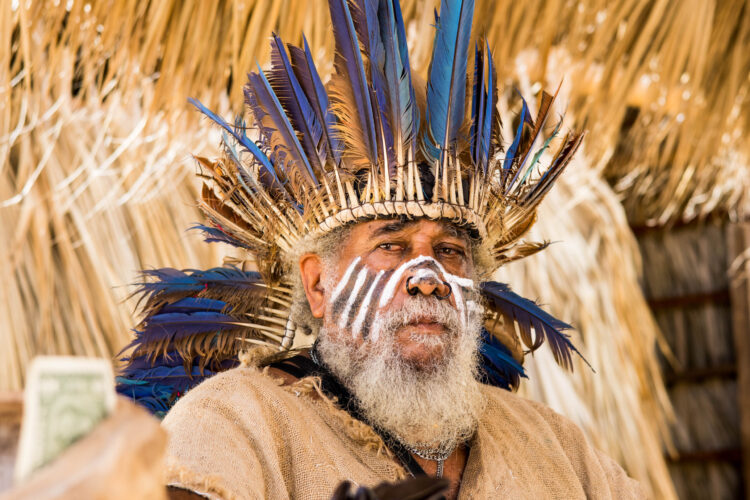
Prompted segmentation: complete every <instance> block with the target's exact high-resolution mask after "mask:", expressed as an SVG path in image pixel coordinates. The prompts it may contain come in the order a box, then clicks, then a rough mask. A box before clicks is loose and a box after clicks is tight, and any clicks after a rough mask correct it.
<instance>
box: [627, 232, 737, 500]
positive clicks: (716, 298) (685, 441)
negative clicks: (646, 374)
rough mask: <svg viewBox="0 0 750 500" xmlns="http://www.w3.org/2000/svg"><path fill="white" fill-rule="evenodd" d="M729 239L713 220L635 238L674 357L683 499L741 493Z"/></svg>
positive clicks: (667, 363) (668, 363)
mask: <svg viewBox="0 0 750 500" xmlns="http://www.w3.org/2000/svg"><path fill="white" fill-rule="evenodd" d="M726 233H727V228H726V224H723V223H721V221H713V222H711V223H707V224H692V225H688V226H683V227H677V228H671V229H661V230H649V231H643V232H641V233H640V234H639V237H638V238H639V243H640V247H641V250H642V254H643V260H644V270H645V273H644V276H645V280H644V291H645V293H646V296H647V297H648V299H649V303H650V305H651V307H652V309H653V310H654V316H655V318H656V320H657V322H658V323H659V326H660V327H661V330H662V331H663V332H664V337H665V340H666V342H667V343H668V344H669V347H670V350H671V352H672V354H673V358H672V359H670V360H666V359H665V360H663V364H664V371H665V375H666V379H667V382H668V391H669V396H670V399H671V401H672V404H673V406H674V410H675V415H676V416H677V419H676V422H675V425H674V427H673V429H672V432H673V438H674V445H675V449H676V451H677V453H676V454H675V455H674V456H673V457H672V458H671V460H670V462H671V463H670V465H669V468H670V471H671V473H672V477H673V479H674V483H675V487H676V489H677V492H678V494H679V496H680V498H684V499H689V498H695V499H702V498H717V499H721V498H726V499H732V498H738V497H740V496H742V491H743V486H742V473H741V467H740V462H741V455H742V453H741V452H742V450H741V448H740V409H739V407H738V399H739V398H738V392H737V391H738V386H737V369H738V366H737V363H738V361H737V357H736V354H735V348H734V337H733V328H732V321H731V312H730V311H731V309H730V308H731V304H730V296H729V275H728V270H729V266H730V264H729V251H728V250H729V249H728V247H727V239H726ZM745 334H746V332H745Z"/></svg>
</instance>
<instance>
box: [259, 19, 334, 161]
mask: <svg viewBox="0 0 750 500" xmlns="http://www.w3.org/2000/svg"><path fill="white" fill-rule="evenodd" d="M271 62H272V64H273V69H272V70H271V73H270V76H269V79H270V80H269V81H270V82H271V87H272V88H273V89H274V91H275V92H276V95H277V96H278V97H279V101H280V102H281V104H282V106H283V107H284V109H285V110H286V112H287V114H288V115H289V117H290V118H291V122H292V125H293V126H294V128H295V129H296V130H297V131H299V136H300V138H301V139H302V148H303V149H304V151H305V154H306V155H307V159H308V160H309V161H310V163H311V165H312V166H313V167H314V168H315V169H316V170H317V171H318V172H322V171H324V170H323V167H324V165H325V162H326V145H325V142H324V140H323V126H322V125H321V123H320V122H319V121H318V117H317V115H316V113H315V110H314V109H313V107H312V106H311V105H310V101H308V99H307V96H306V95H305V92H304V90H303V89H302V86H301V85H300V83H299V81H298V80H297V76H296V75H295V74H294V70H293V69H292V63H291V62H290V61H289V58H288V57H287V53H286V49H285V48H284V44H283V42H282V41H281V38H279V37H278V36H277V35H276V34H275V33H274V34H272V43H271Z"/></svg>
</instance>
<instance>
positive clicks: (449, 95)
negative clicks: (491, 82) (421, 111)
mask: <svg viewBox="0 0 750 500" xmlns="http://www.w3.org/2000/svg"><path fill="white" fill-rule="evenodd" d="M473 16H474V0H455V1H451V0H442V1H441V3H440V17H439V18H438V19H437V30H436V31H435V41H434V44H433V49H432V50H433V52H432V60H431V62H430V68H429V72H428V73H429V78H428V80H427V125H428V126H427V128H426V130H425V132H424V133H423V137H422V149H423V152H424V153H425V155H426V156H427V157H428V159H430V160H432V161H434V160H435V159H438V158H441V159H442V156H443V152H444V151H445V150H446V149H448V148H450V147H451V146H452V145H453V144H454V143H455V142H456V140H457V138H458V133H459V130H460V129H461V125H462V124H463V120H464V115H465V110H464V101H465V98H466V64H467V59H468V50H469V38H470V35H471V22H472V18H473Z"/></svg>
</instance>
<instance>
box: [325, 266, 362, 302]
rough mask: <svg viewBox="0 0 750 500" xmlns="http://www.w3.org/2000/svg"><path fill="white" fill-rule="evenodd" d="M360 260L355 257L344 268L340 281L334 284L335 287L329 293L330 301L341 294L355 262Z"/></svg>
mask: <svg viewBox="0 0 750 500" xmlns="http://www.w3.org/2000/svg"><path fill="white" fill-rule="evenodd" d="M359 261H360V257H357V258H356V259H354V260H353V261H352V263H351V264H349V267H347V268H346V272H345V273H344V276H342V278H341V281H339V282H338V284H337V285H336V288H335V289H334V290H333V293H332V294H331V299H330V302H331V303H333V302H334V301H335V300H336V299H337V298H338V297H339V295H341V292H342V291H343V290H344V287H346V284H347V283H349V279H350V278H351V276H352V273H353V272H354V268H355V267H356V266H357V263H358V262H359Z"/></svg>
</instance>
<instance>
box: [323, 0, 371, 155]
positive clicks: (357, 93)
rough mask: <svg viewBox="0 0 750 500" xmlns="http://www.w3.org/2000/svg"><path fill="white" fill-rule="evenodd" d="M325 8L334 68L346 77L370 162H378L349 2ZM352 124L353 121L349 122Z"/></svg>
mask: <svg viewBox="0 0 750 500" xmlns="http://www.w3.org/2000/svg"><path fill="white" fill-rule="evenodd" d="M328 9H329V11H330V13H331V24H332V25H333V36H334V39H335V41H336V57H335V59H334V66H335V68H336V72H337V73H338V74H339V75H340V76H341V77H343V78H344V79H345V80H346V81H347V85H348V87H349V90H350V91H351V93H352V97H353V99H354V105H355V106H356V109H355V110H352V114H353V115H355V116H356V117H357V119H358V120H359V123H358V124H356V125H358V126H359V127H360V130H361V132H362V138H363V140H364V143H365V149H366V150H367V154H368V156H369V158H368V159H369V160H370V164H372V165H377V163H378V153H377V151H378V144H377V129H376V126H375V119H374V118H375V117H374V115H373V109H372V102H371V99H370V91H369V84H368V83H367V76H366V74H365V67H364V64H363V62H362V54H361V53H360V46H359V39H358V38H357V32H356V29H355V27H354V21H353V19H352V15H351V12H350V11H349V5H348V4H347V1H346V0H330V1H329V2H328ZM351 126H355V124H351Z"/></svg>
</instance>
